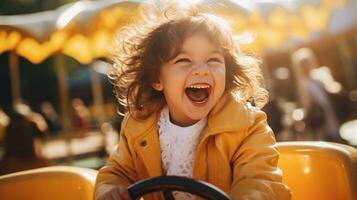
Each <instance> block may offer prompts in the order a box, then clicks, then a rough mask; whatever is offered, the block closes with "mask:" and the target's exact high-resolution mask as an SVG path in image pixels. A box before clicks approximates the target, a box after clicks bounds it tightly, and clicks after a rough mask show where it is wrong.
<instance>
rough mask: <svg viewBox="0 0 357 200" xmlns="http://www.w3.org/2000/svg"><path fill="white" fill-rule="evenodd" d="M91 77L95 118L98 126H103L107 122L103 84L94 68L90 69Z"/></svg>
mask: <svg viewBox="0 0 357 200" xmlns="http://www.w3.org/2000/svg"><path fill="white" fill-rule="evenodd" d="M89 71H90V75H91V87H92V94H93V104H94V113H95V117H96V118H97V120H98V124H99V125H101V124H102V123H103V122H104V121H105V116H104V112H103V110H104V103H103V102H104V100H103V99H104V98H103V90H102V84H101V82H100V76H99V74H98V73H97V72H96V71H95V70H94V69H93V66H91V67H89Z"/></svg>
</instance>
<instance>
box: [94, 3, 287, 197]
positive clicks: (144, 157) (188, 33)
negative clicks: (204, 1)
mask: <svg viewBox="0 0 357 200" xmlns="http://www.w3.org/2000/svg"><path fill="white" fill-rule="evenodd" d="M146 13H147V12H146ZM163 13H164V15H165V16H164V17H161V20H158V19H152V18H151V19H150V20H148V21H146V23H145V24H144V23H143V24H141V26H139V27H135V29H134V27H130V29H126V30H125V31H124V32H122V35H121V37H119V38H120V39H121V40H122V41H121V45H122V48H121V49H119V52H118V53H117V54H116V56H117V58H116V60H115V63H114V69H115V71H114V73H111V74H110V77H111V78H112V80H113V83H114V84H115V88H116V93H117V97H118V100H119V102H120V103H121V104H122V105H123V106H124V107H125V108H126V109H127V110H128V112H127V113H126V115H125V118H124V120H123V122H122V128H121V132H120V140H119V144H118V145H117V147H116V149H115V151H114V152H113V154H112V155H111V156H110V158H109V161H108V165H107V166H105V167H103V168H102V169H101V170H100V171H99V174H98V177H97V181H96V187H95V198H96V199H117V200H118V199H129V195H128V192H127V189H126V187H127V186H129V185H130V184H132V183H135V182H136V181H139V180H142V179H145V178H149V177H153V176H160V175H179V176H186V177H191V178H194V179H198V180H203V181H206V182H209V183H211V184H213V185H215V186H217V187H218V188H220V189H222V190H223V191H225V192H226V193H227V194H229V195H230V197H231V198H232V199H284V200H285V199H290V193H289V191H288V189H287V188H286V187H285V186H284V185H283V184H282V182H281V172H280V171H279V169H278V168H277V162H278V158H279V155H278V152H277V150H276V149H275V148H274V144H275V139H274V135H273V133H272V130H271V129H270V128H269V126H268V125H267V122H266V115H265V114H264V113H263V112H262V111H260V109H259V108H257V107H255V106H252V105H251V104H250V103H248V101H249V102H251V103H253V104H254V105H256V106H259V107H261V106H263V105H264V103H265V102H266V101H267V92H266V90H265V89H264V88H263V87H262V86H261V85H262V75H261V73H260V70H259V65H258V61H257V60H256V59H254V58H253V57H250V56H247V55H244V54H243V53H242V52H240V50H239V48H238V46H237V44H236V43H235V42H234V40H233V37H232V34H231V33H230V31H229V29H228V28H227V26H224V23H222V22H223V21H222V20H221V19H220V18H218V17H215V16H211V15H207V14H202V13H197V12H195V11H192V10H189V9H187V10H182V9H175V8H174V7H170V9H166V10H165V12H163ZM146 17H148V16H146ZM124 36H125V37H124ZM186 195H187V193H176V194H175V197H176V199H193V198H194V196H192V195H188V196H187V198H186ZM145 199H158V197H157V196H155V194H153V195H152V196H151V197H149V198H145Z"/></svg>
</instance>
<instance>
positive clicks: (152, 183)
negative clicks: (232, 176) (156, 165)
mask: <svg viewBox="0 0 357 200" xmlns="http://www.w3.org/2000/svg"><path fill="white" fill-rule="evenodd" d="M128 191H129V195H130V197H131V198H132V199H139V198H140V197H142V196H143V195H145V194H148V193H152V192H158V191H162V193H163V195H164V198H165V199H166V200H174V199H175V198H174V196H173V194H172V192H173V191H182V192H188V193H191V194H194V195H197V196H200V197H203V198H205V199H208V200H230V197H229V196H228V195H227V194H226V193H224V192H223V191H222V190H220V189H219V188H217V187H216V186H214V185H212V184H209V183H207V182H204V181H198V180H194V179H191V178H186V177H180V176H157V177H152V178H148V179H144V180H141V181H138V182H136V183H134V184H132V185H130V186H129V187H128Z"/></svg>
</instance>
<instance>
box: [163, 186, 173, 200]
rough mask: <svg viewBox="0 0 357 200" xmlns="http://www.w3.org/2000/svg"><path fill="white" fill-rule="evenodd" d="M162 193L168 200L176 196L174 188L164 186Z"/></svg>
mask: <svg viewBox="0 0 357 200" xmlns="http://www.w3.org/2000/svg"><path fill="white" fill-rule="evenodd" d="M162 194H163V195H164V197H165V199H166V200H175V197H174V195H173V193H172V190H170V189H168V188H164V189H163V190H162Z"/></svg>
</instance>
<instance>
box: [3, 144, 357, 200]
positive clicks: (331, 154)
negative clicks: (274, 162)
mask: <svg viewBox="0 0 357 200" xmlns="http://www.w3.org/2000/svg"><path fill="white" fill-rule="evenodd" d="M277 148H278V150H279V152H280V159H279V167H280V168H281V169H282V170H283V182H284V183H285V184H287V185H288V186H289V187H290V189H291V191H292V199H293V200H317V199H318V200H338V199H341V200H342V199H343V200H357V149H355V148H353V147H350V146H347V145H342V144H336V143H329V142H280V143H278V144H277ZM96 175H97V171H95V170H91V169H86V168H78V167H64V166H60V167H46V168H40V169H34V170H28V171H23V172H17V173H13V174H9V175H4V176H1V177H0V199H1V200H23V199H30V200H31V199H36V200H47V199H51V200H63V199H66V200H72V199H76V200H89V199H92V198H93V189H94V182H95V178H96Z"/></svg>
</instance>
